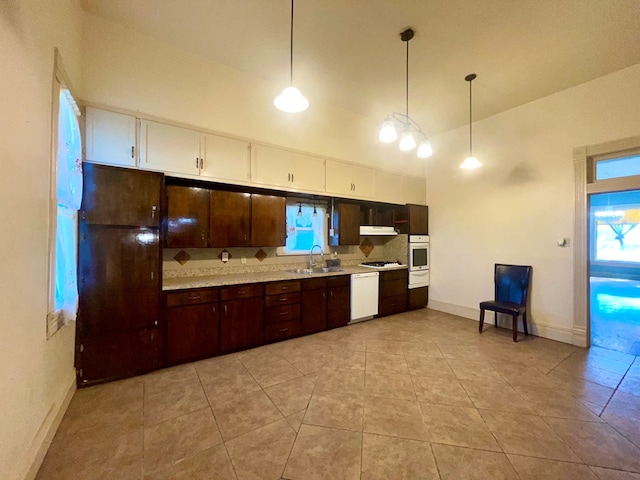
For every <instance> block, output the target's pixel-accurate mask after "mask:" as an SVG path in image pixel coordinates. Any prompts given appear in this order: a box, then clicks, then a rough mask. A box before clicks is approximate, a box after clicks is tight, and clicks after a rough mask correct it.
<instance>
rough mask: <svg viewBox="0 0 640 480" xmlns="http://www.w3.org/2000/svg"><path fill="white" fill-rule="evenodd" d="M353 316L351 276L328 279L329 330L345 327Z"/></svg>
mask: <svg viewBox="0 0 640 480" xmlns="http://www.w3.org/2000/svg"><path fill="white" fill-rule="evenodd" d="M350 316H351V287H350V277H349V275H340V276H336V277H329V278H327V328H336V327H343V326H345V325H347V324H348V323H349V320H350Z"/></svg>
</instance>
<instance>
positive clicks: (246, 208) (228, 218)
mask: <svg viewBox="0 0 640 480" xmlns="http://www.w3.org/2000/svg"><path fill="white" fill-rule="evenodd" d="M210 211H211V214H210V222H211V223H210V227H209V232H210V233H209V235H210V242H209V243H210V246H211V247H223V248H227V247H248V246H250V245H251V194H249V193H242V192H225V191H223V190H211V208H210Z"/></svg>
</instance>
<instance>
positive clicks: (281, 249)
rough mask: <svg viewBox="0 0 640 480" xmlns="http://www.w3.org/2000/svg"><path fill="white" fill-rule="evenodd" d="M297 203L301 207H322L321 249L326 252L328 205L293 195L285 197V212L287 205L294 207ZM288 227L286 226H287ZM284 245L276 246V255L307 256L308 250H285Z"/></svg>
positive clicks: (327, 246)
mask: <svg viewBox="0 0 640 480" xmlns="http://www.w3.org/2000/svg"><path fill="white" fill-rule="evenodd" d="M298 205H301V206H302V207H303V208H313V207H314V205H315V207H316V209H322V210H324V216H323V220H322V222H323V225H322V230H323V231H322V245H321V246H322V251H323V252H325V253H326V252H328V251H329V248H330V246H329V219H328V217H327V213H328V212H329V205H328V204H327V203H326V202H324V201H316V202H313V201H309V199H300V198H294V197H287V201H286V204H285V212H286V209H287V208H288V207H295V208H297V207H298ZM285 215H286V214H285ZM287 228H288V227H287ZM285 249H286V247H278V248H277V249H276V256H278V257H281V256H282V257H295V256H298V257H301V256H308V255H309V252H301V251H296V252H287V251H286V250H285Z"/></svg>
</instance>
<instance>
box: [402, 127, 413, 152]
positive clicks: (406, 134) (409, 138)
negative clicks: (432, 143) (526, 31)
mask: <svg viewBox="0 0 640 480" xmlns="http://www.w3.org/2000/svg"><path fill="white" fill-rule="evenodd" d="M398 147H399V148H400V150H401V151H403V152H410V151H411V150H413V149H414V148H416V139H415V138H414V137H413V133H411V128H410V127H409V125H407V126H406V128H405V129H404V131H403V132H402V136H401V137H400V145H399V146H398Z"/></svg>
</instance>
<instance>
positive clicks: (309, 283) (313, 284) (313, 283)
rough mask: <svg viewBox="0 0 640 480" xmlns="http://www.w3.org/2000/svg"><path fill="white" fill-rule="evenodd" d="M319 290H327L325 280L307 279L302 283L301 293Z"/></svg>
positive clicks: (323, 278)
mask: <svg viewBox="0 0 640 480" xmlns="http://www.w3.org/2000/svg"><path fill="white" fill-rule="evenodd" d="M321 288H327V278H326V277H320V278H309V279H306V280H303V281H302V291H304V292H306V291H308V290H319V289H321Z"/></svg>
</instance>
